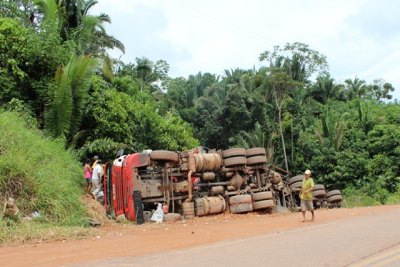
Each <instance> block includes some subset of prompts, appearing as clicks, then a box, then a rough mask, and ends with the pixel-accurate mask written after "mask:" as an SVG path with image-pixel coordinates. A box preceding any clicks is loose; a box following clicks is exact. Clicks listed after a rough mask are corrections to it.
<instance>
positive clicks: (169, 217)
mask: <svg viewBox="0 0 400 267" xmlns="http://www.w3.org/2000/svg"><path fill="white" fill-rule="evenodd" d="M180 219H181V215H180V214H179V213H167V214H164V220H163V221H164V222H176V221H179V220H180Z"/></svg>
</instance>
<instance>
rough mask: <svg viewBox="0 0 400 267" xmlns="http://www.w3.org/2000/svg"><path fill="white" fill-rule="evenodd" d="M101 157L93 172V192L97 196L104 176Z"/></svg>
mask: <svg viewBox="0 0 400 267" xmlns="http://www.w3.org/2000/svg"><path fill="white" fill-rule="evenodd" d="M101 163H102V161H101V159H99V160H97V164H96V166H95V167H94V169H93V173H92V194H93V196H94V197H95V198H96V195H97V193H98V192H99V191H100V190H101V183H100V180H101V178H102V176H103V165H102V164H101Z"/></svg>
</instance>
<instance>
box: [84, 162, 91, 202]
mask: <svg viewBox="0 0 400 267" xmlns="http://www.w3.org/2000/svg"><path fill="white" fill-rule="evenodd" d="M83 173H84V177H85V180H86V190H85V191H86V194H87V195H90V190H91V189H92V168H91V167H90V159H86V161H85V166H83Z"/></svg>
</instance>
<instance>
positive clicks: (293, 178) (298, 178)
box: [288, 175, 304, 185]
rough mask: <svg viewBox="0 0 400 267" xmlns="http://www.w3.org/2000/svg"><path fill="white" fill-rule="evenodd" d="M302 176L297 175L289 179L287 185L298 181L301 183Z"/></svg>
mask: <svg viewBox="0 0 400 267" xmlns="http://www.w3.org/2000/svg"><path fill="white" fill-rule="evenodd" d="M303 178H304V175H297V176H294V177H292V178H290V179H289V181H288V184H289V185H291V184H294V183H297V182H300V181H303Z"/></svg>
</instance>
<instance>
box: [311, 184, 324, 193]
mask: <svg viewBox="0 0 400 267" xmlns="http://www.w3.org/2000/svg"><path fill="white" fill-rule="evenodd" d="M313 190H314V191H316V190H325V186H324V185H323V184H316V185H314V188H313Z"/></svg>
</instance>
